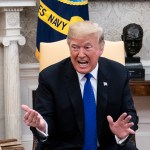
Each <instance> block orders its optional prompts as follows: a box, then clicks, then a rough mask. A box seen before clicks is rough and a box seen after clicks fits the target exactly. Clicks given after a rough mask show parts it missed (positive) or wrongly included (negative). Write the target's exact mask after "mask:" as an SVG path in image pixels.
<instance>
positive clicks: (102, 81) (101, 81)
mask: <svg viewBox="0 0 150 150" xmlns="http://www.w3.org/2000/svg"><path fill="white" fill-rule="evenodd" d="M105 67H106V66H105ZM105 67H104V64H103V62H102V60H101V58H100V60H99V69H98V83H97V127H98V135H99V134H100V133H101V131H102V126H103V120H105V119H106V118H104V117H106V116H105V112H106V106H107V102H108V87H109V79H108V75H107V72H106V71H105Z"/></svg>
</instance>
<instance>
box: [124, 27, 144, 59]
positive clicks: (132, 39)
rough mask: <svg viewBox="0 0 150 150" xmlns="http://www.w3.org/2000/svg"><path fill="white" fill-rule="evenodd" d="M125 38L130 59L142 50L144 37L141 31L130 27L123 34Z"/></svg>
mask: <svg viewBox="0 0 150 150" xmlns="http://www.w3.org/2000/svg"><path fill="white" fill-rule="evenodd" d="M123 37H124V39H123V41H124V45H125V50H126V53H127V56H129V57H130V56H133V55H135V54H137V53H138V52H139V51H140V49H141V48H142V35H141V33H140V31H139V29H138V28H132V27H130V28H129V29H127V30H126V32H125V33H124V34H123Z"/></svg>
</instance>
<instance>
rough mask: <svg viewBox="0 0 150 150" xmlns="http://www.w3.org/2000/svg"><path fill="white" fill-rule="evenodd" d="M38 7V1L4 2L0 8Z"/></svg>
mask: <svg viewBox="0 0 150 150" xmlns="http://www.w3.org/2000/svg"><path fill="white" fill-rule="evenodd" d="M20 6H23V7H27V6H36V0H7V1H6V0H2V1H1V2H0V7H20Z"/></svg>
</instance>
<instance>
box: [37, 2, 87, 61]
mask: <svg viewBox="0 0 150 150" xmlns="http://www.w3.org/2000/svg"><path fill="white" fill-rule="evenodd" d="M83 20H89V13H88V0H41V1H40V7H39V12H38V26H37V49H36V57H37V59H39V58H40V53H39V52H40V49H39V48H40V47H39V46H40V42H55V41H59V40H63V39H65V38H66V35H67V33H68V28H69V25H70V24H73V23H74V22H77V21H83Z"/></svg>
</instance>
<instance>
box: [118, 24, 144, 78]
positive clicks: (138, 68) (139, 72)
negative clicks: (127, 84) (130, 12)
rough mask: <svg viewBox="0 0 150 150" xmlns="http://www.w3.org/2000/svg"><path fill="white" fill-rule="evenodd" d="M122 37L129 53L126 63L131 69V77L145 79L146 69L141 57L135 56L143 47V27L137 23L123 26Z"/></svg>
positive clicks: (129, 69)
mask: <svg viewBox="0 0 150 150" xmlns="http://www.w3.org/2000/svg"><path fill="white" fill-rule="evenodd" d="M121 38H122V40H123V41H124V47H125V51H126V54H127V57H126V58H125V65H126V67H127V69H128V71H129V76H130V79H132V80H135V79H136V80H139V79H140V80H141V79H142V80H143V79H144V78H145V70H144V68H143V66H142V63H141V62H140V57H133V56H134V55H136V54H137V53H138V52H139V51H140V49H141V48H142V41H143V29H142V27H141V26H140V25H138V24H135V23H131V24H128V25H127V26H125V27H124V28H123V34H122V35H121Z"/></svg>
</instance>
